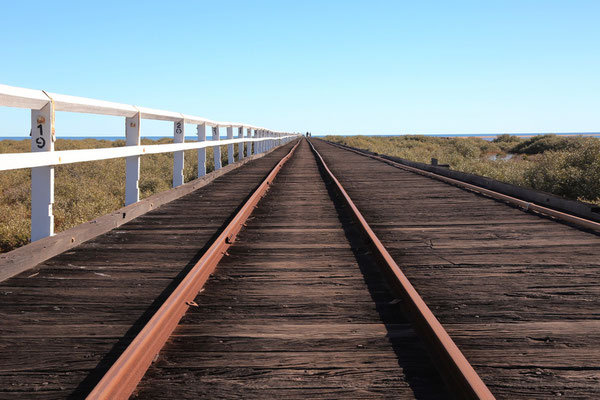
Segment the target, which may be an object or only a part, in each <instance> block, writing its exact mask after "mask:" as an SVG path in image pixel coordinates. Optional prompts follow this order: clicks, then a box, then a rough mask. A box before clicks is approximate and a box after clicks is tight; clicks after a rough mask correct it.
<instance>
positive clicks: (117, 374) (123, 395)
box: [87, 141, 300, 400]
mask: <svg viewBox="0 0 600 400" xmlns="http://www.w3.org/2000/svg"><path fill="white" fill-rule="evenodd" d="M299 143H300V142H299V141H298V142H297V143H296V144H295V145H294V147H292V149H291V150H290V151H289V152H288V153H287V154H286V155H285V156H284V157H283V158H282V159H281V160H280V161H279V162H278V163H277V165H276V166H275V167H274V168H273V169H272V170H271V172H270V173H269V175H267V177H266V178H265V179H264V180H263V181H262V183H261V184H260V186H259V187H258V188H257V189H256V190H255V191H254V192H253V193H252V195H251V196H250V198H249V199H248V200H247V201H246V203H244V205H243V206H242V208H241V209H240V210H239V211H238V213H237V214H236V215H235V216H234V217H233V219H232V220H231V222H230V223H229V224H228V225H227V227H226V228H225V229H224V230H223V232H222V233H221V234H220V235H219V237H218V238H217V239H216V240H215V241H214V242H213V244H212V245H211V246H210V247H209V249H208V250H207V251H206V252H205V253H204V255H203V256H202V257H201V258H200V260H199V261H198V262H197V263H196V265H194V267H193V268H192V269H191V270H190V272H189V273H188V274H187V275H186V276H185V278H183V280H182V281H181V283H180V284H179V285H178V286H177V288H175V290H174V291H173V292H172V293H171V295H170V296H169V297H168V298H167V300H166V301H165V302H164V303H163V304H162V306H161V307H160V308H159V309H158V310H157V311H156V313H155V314H154V315H153V316H152V318H151V319H150V321H149V322H148V323H147V324H146V325H145V326H144V328H143V329H142V330H141V331H140V333H139V334H138V335H137V336H136V337H135V338H134V339H133V341H132V342H131V343H130V344H129V346H128V347H127V348H126V349H125V351H124V352H123V353H122V354H121V356H120V357H119V358H118V359H117V361H115V363H114V364H113V365H112V366H111V368H110V369H109V370H108V371H107V372H106V374H105V375H104V376H103V377H102V379H101V380H100V382H98V384H97V385H96V386H95V387H94V389H93V390H92V391H91V392H90V394H89V395H88V396H87V399H107V400H115V399H127V398H129V396H130V395H131V394H132V393H133V391H134V390H135V388H136V387H137V385H138V383H139V382H140V380H141V379H142V378H143V376H144V374H145V373H146V371H147V370H148V368H149V367H150V365H151V364H152V360H153V359H154V357H155V356H156V354H158V352H159V351H160V349H161V348H162V347H163V345H164V344H165V342H166V341H167V339H168V338H169V336H170V335H171V333H172V332H173V330H174V329H175V327H176V326H177V324H178V323H179V321H180V319H181V317H182V316H183V315H184V314H185V312H186V311H187V309H188V307H190V306H192V305H195V303H194V302H193V301H194V298H195V297H196V295H197V293H198V291H199V290H200V289H201V288H202V286H203V285H204V283H205V282H206V280H207V279H208V277H209V276H210V274H211V273H212V272H213V271H214V269H215V267H216V266H217V264H218V262H219V261H220V260H221V258H223V255H224V254H225V252H226V251H227V249H228V248H229V247H230V246H231V245H232V244H233V242H234V240H235V237H236V236H237V234H238V233H239V231H240V229H241V228H242V226H243V225H244V223H245V222H246V220H247V219H248V217H249V216H250V214H251V213H252V211H253V210H254V208H255V206H256V205H257V204H258V202H259V201H260V199H261V198H262V197H263V196H264V195H265V193H266V192H267V190H268V189H269V187H270V185H271V184H272V183H273V180H274V179H275V177H276V176H277V174H278V173H279V171H280V170H281V168H282V167H283V165H284V164H285V163H286V162H287V161H288V160H289V159H290V157H291V156H292V155H293V154H294V152H295V151H296V148H297V147H298V144H299Z"/></svg>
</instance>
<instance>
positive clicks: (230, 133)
mask: <svg viewBox="0 0 600 400" xmlns="http://www.w3.org/2000/svg"><path fill="white" fill-rule="evenodd" d="M227 139H233V126H228V127H227ZM233 151H234V147H233V143H231V144H228V145H227V164H228V165H231V164H233V163H234V162H235V159H234V157H233Z"/></svg>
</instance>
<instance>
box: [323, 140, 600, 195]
mask: <svg viewBox="0 0 600 400" xmlns="http://www.w3.org/2000/svg"><path fill="white" fill-rule="evenodd" d="M325 139H326V140H330V141H333V142H338V143H342V144H346V145H348V146H353V147H358V148H362V149H366V150H370V151H373V152H376V153H380V154H386V155H390V156H395V157H400V158H405V159H407V160H412V161H417V162H423V163H430V162H431V158H437V159H438V161H439V162H440V163H442V164H449V165H450V167H451V168H452V169H455V170H458V171H463V172H468V173H472V174H477V175H482V176H487V177H490V178H493V179H497V180H499V181H502V182H508V183H512V184H515V185H519V186H525V187H529V188H533V189H537V190H542V191H546V192H549V193H554V194H556V195H559V196H564V197H567V198H571V199H578V200H581V201H586V202H591V203H595V204H600V139H598V138H593V137H582V136H564V137H563V136H556V135H538V136H534V137H532V138H529V139H527V140H522V139H519V138H517V137H515V136H511V135H500V136H498V138H496V139H495V140H492V141H486V140H483V139H479V138H443V137H435V136H423V135H414V136H413V135H407V136H395V137H377V136H327V137H326V138H325ZM507 154H510V156H511V158H509V159H505V156H506V155H507Z"/></svg>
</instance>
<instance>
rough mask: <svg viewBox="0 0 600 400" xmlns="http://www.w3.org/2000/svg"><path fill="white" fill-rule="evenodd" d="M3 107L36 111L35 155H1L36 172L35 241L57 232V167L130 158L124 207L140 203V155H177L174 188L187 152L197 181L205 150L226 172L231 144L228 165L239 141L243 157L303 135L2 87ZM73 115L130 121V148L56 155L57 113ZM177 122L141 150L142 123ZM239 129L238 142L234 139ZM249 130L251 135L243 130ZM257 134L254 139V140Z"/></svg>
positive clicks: (3, 165) (0, 164)
mask: <svg viewBox="0 0 600 400" xmlns="http://www.w3.org/2000/svg"><path fill="white" fill-rule="evenodd" d="M0 106H5V107H19V108H29V109H31V153H10V154H0V171H4V170H11V169H19V168H31V241H35V240H38V239H41V238H44V237H46V236H51V235H53V234H54V216H53V213H52V204H53V203H54V166H55V165H62V164H69V163H78V162H86V161H96V160H106V159H110V158H125V159H126V178H125V179H126V182H125V205H129V204H132V203H135V202H137V201H139V187H138V182H139V179H140V156H142V155H144V154H157V153H170V152H172V153H174V157H173V187H177V186H179V185H182V184H183V183H184V182H183V166H184V153H183V152H184V150H192V149H197V150H198V177H201V176H204V175H205V174H206V148H207V147H213V149H214V162H215V170H217V169H219V168H221V150H220V146H221V145H227V150H228V157H227V159H228V162H229V163H230V164H231V163H233V162H235V160H234V144H235V143H238V154H239V159H240V160H241V159H242V158H244V154H243V153H244V142H245V143H246V156H250V155H252V154H251V153H252V143H254V153H255V154H257V153H262V152H264V151H268V150H270V149H272V148H274V147H276V146H278V145H281V144H283V143H285V142H287V141H289V140H292V139H294V138H295V137H297V136H299V135H298V134H291V133H284V132H274V131H270V130H268V129H265V128H261V127H257V126H252V125H248V124H241V123H234V122H219V121H212V120H209V119H206V118H201V117H195V116H191V115H184V114H180V113H175V112H171V111H163V110H154V109H150V108H145V107H138V106H132V105H127V104H120V103H112V102H108V101H102V100H94V99H88V98H83V97H73V96H66V95H61V94H55V93H47V92H44V91H42V90H32V89H23V88H18V87H12V86H6V85H0ZM56 111H68V112H77V113H88V114H101V115H112V116H120V117H125V144H126V146H125V147H115V148H105V149H86V150H65V151H54V141H55V138H56V136H55V132H54V128H55V127H54V113H55V112H56ZM142 119H154V120H161V121H172V122H173V139H174V140H173V142H174V143H173V144H158V145H149V146H142V145H141V143H140V138H141V120H142ZM185 124H195V125H197V130H198V142H188V143H185ZM206 126H210V127H212V141H207V140H206ZM220 127H225V128H227V140H220V137H219V128H220ZM233 128H238V138H237V139H234V138H233ZM244 129H246V133H247V135H246V137H245V138H244V135H243V132H244ZM252 131H254V137H252Z"/></svg>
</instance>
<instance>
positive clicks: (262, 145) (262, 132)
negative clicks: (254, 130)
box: [258, 129, 265, 153]
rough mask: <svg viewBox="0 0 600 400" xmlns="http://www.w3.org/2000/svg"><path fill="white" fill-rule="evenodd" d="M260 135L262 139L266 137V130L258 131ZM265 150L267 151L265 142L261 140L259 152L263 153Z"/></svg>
mask: <svg viewBox="0 0 600 400" xmlns="http://www.w3.org/2000/svg"><path fill="white" fill-rule="evenodd" d="M258 137H259V138H261V139H262V138H263V137H265V131H264V130H262V129H261V130H260V131H259V132H258ZM263 151H265V142H264V140H261V141H260V142H258V152H259V153H262V152H263Z"/></svg>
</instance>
